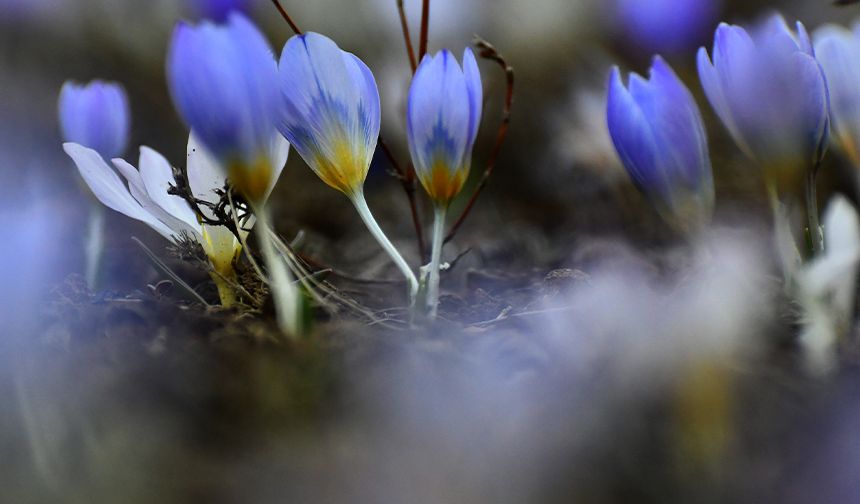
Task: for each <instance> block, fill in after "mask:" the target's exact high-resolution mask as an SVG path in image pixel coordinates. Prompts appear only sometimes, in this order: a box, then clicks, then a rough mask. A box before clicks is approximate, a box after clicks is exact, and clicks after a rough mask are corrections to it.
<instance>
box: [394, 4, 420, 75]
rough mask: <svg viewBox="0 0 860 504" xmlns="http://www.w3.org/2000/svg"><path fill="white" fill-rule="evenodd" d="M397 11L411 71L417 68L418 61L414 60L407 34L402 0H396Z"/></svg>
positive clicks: (409, 36)
mask: <svg viewBox="0 0 860 504" xmlns="http://www.w3.org/2000/svg"><path fill="white" fill-rule="evenodd" d="M397 11H398V12H399V13H400V28H401V29H402V30H403V40H404V41H406V54H407V55H408V56H409V67H410V68H412V73H415V69H417V68H418V62H417V61H416V60H415V49H413V47H412V35H410V34H409V22H408V21H407V20H406V9H405V8H404V7H403V0H397Z"/></svg>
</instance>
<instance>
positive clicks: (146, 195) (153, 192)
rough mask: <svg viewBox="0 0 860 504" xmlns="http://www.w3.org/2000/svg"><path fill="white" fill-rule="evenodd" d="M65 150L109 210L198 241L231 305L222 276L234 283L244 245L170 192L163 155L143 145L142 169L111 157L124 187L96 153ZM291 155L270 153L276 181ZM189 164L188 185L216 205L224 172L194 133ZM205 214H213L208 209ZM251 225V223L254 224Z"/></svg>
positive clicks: (174, 237)
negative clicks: (201, 218) (235, 267)
mask: <svg viewBox="0 0 860 504" xmlns="http://www.w3.org/2000/svg"><path fill="white" fill-rule="evenodd" d="M63 149H64V150H65V151H66V153H67V154H68V155H69V156H70V157H71V158H72V160H74V162H75V164H76V165H77V167H78V171H79V172H80V174H81V176H82V177H83V179H84V181H85V182H86V183H87V185H88V186H89V187H90V189H91V190H92V192H93V194H94V195H95V196H96V198H98V200H99V201H101V202H102V203H103V204H104V205H105V206H107V207H109V208H111V209H113V210H115V211H117V212H120V213H122V214H124V215H126V216H128V217H131V218H133V219H136V220H139V221H141V222H144V223H145V224H147V225H148V226H149V227H151V228H152V229H154V230H155V231H157V232H158V233H159V234H161V235H162V236H164V237H165V238H167V239H169V240H171V241H174V242H178V241H179V240H180V239H182V238H183V237H188V238H191V239H194V240H196V241H198V242H199V243H200V244H201V245H202V246H203V250H204V251H205V252H206V255H207V257H208V258H209V260H210V262H211V263H212V267H213V269H214V271H215V273H213V275H212V277H213V279H215V282H216V285H217V286H218V289H219V294H220V295H221V299H222V302H223V303H224V304H225V305H226V304H230V303H231V302H232V301H233V299H234V298H233V296H234V294H233V292H232V290H231V289H230V287H229V285H228V284H227V283H226V282H224V278H227V279H231V278H233V277H234V275H235V274H234V272H233V260H234V259H235V258H236V256H237V255H238V253H239V251H240V250H241V243H240V242H239V240H238V239H237V238H236V237H235V236H234V235H233V233H232V232H230V230H228V229H227V228H226V227H223V226H210V225H206V224H201V223H200V221H199V219H198V218H197V215H196V214H195V213H194V211H193V210H192V209H191V207H190V206H189V205H188V203H187V202H186V201H185V200H184V199H182V198H181V197H180V196H175V195H172V194H168V188H169V186H170V185H171V184H173V183H174V178H173V169H172V168H171V166H170V163H169V162H168V161H167V159H165V158H164V156H162V155H161V154H159V153H158V152H156V151H154V150H153V149H150V148H149V147H145V146H144V147H141V148H140V160H139V163H138V165H139V170H138V169H137V168H135V167H134V166H132V165H131V164H129V163H128V162H126V161H125V160H123V159H119V158H116V159H113V164H114V166H115V167H116V170H117V171H119V173H120V174H122V176H123V178H125V181H126V182H125V183H124V182H123V181H122V179H121V178H120V177H119V176H118V175H117V174H116V172H115V171H114V170H112V169H111V168H110V166H108V164H107V162H105V161H104V159H102V157H101V156H100V155H99V154H98V153H97V152H96V151H95V150H93V149H90V148H87V147H84V146H82V145H80V144H76V143H71V142H69V143H65V144H63ZM287 152H288V148H287V144H286V142H282V144H281V145H280V146H279V147H278V148H277V150H276V151H275V152H272V153H271V157H272V158H273V159H276V164H275V166H277V167H278V168H277V169H276V170H275V177H274V179H273V182H274V180H277V176H278V175H279V174H280V171H281V169H282V168H283V166H284V163H286V158H287ZM187 162H188V165H187V171H188V182H189V185H190V188H191V191H192V193H193V194H194V196H195V197H196V198H197V199H200V200H203V201H209V202H212V203H217V202H218V200H219V196H218V195H217V194H215V192H214V191H215V190H216V189H221V188H223V187H224V184H225V180H224V176H223V170H222V169H221V168H220V167H219V166H218V163H217V161H216V160H215V159H214V157H213V156H212V155H211V154H209V153H208V152H207V151H206V150H205V148H204V147H203V146H202V145H201V144H200V143H199V142H198V141H197V139H196V138H195V136H194V135H193V134H192V135H191V136H190V137H189V139H188V160H187ZM126 184H127V185H126ZM269 192H271V187H269V188H267V191H266V196H268V193H269ZM201 210H202V211H203V212H206V213H208V212H209V210H208V209H206V208H205V207H202V208H201ZM207 217H210V218H211V217H214V216H213V215H211V214H210V215H207ZM248 224H249V225H253V221H250V222H249V223H248Z"/></svg>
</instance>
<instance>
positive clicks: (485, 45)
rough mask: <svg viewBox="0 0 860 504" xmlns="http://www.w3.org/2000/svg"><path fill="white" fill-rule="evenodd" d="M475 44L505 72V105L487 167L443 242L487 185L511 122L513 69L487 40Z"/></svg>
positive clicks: (457, 227) (462, 219)
mask: <svg viewBox="0 0 860 504" xmlns="http://www.w3.org/2000/svg"><path fill="white" fill-rule="evenodd" d="M474 43H475V46H476V47H477V48H478V49H480V51H481V52H480V54H481V57H482V58H485V59H489V60H492V61H495V62H496V63H497V64H498V65H499V66H500V67H502V70H504V72H505V80H506V81H507V91H506V93H505V106H504V109H503V110H502V122H501V124H499V131H498V133H496V143H495V144H494V145H493V150H491V151H490V157H489V159H487V167H486V169H485V170H484V174H483V175H482V176H481V180H480V182H478V186H477V187H476V188H475V192H473V193H472V197H471V198H469V202H468V203H466V207H465V208H464V209H463V213H461V214H460V217H458V218H457V220H456V221H455V222H454V225H452V226H451V231H449V232H448V236H446V237H445V243H448V242H449V241H451V239H452V238H454V235H455V234H457V230H458V229H460V226H462V225H463V221H465V220H466V217H467V216H468V215H469V212H470V211H471V210H472V207H473V206H474V205H475V202H476V201H477V200H478V195H479V194H481V191H482V190H483V189H484V186H485V185H487V180H488V179H489V178H490V175H491V174H492V173H493V168H494V167H495V166H496V160H497V159H498V158H499V152H501V150H502V145H503V144H504V143H505V137H507V135H508V126H509V125H510V123H511V106H512V105H513V103H514V69H513V67H511V66H510V65H508V63H507V61H505V58H504V57H502V55H501V54H499V52H498V51H496V48H495V47H493V46H492V44H490V43H489V42H487V41H486V40H484V39H482V38H481V37H478V36H477V35H476V36H475V41H474Z"/></svg>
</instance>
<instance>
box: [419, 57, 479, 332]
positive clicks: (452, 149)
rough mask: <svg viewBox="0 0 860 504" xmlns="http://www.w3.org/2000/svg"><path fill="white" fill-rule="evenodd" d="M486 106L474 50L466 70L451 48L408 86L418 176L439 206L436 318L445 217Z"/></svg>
mask: <svg viewBox="0 0 860 504" xmlns="http://www.w3.org/2000/svg"><path fill="white" fill-rule="evenodd" d="M482 106H483V89H482V87H481V74H480V72H479V71H478V63H477V62H476V61H475V55H474V54H472V50H471V49H469V48H466V50H465V51H463V67H462V68H461V67H460V65H459V63H457V59H456V58H455V57H454V55H453V54H452V53H451V51H448V50H447V49H443V50H442V51H439V52H438V53H436V55H435V56H430V55H426V56H424V59H423V60H422V61H421V64H420V65H418V69H417V70H416V72H415V76H414V77H413V78H412V84H411V86H410V87H409V100H408V104H407V109H406V135H407V137H408V138H409V153H410V154H411V155H412V163H413V164H414V165H415V173H416V174H417V175H418V180H420V181H421V185H422V186H424V189H425V190H426V191H427V194H429V195H430V198H431V199H433V201H434V203H435V205H436V213H435V218H434V223H433V249H432V253H431V262H430V275H429V278H428V281H427V308H428V312H429V314H430V317H431V318H432V317H434V316H435V315H436V307H437V305H438V304H439V264H440V262H441V255H442V241H443V238H444V236H443V235H444V231H445V213H446V211H447V209H448V205H449V204H450V203H451V200H452V199H453V198H454V197H455V196H456V195H457V194H459V193H460V190H461V189H463V184H464V183H465V182H466V178H467V177H468V176H469V169H470V168H471V166H472V147H474V145H475V137H476V136H477V135H478V126H479V125H480V124H481V110H482Z"/></svg>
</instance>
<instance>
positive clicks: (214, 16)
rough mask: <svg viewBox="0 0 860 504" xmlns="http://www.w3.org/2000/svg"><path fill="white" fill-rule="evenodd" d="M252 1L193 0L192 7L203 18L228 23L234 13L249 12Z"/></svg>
mask: <svg viewBox="0 0 860 504" xmlns="http://www.w3.org/2000/svg"><path fill="white" fill-rule="evenodd" d="M250 3H251V2H250V0H191V5H192V7H193V8H194V10H195V11H196V12H197V13H198V14H200V16H201V17H204V18H207V19H211V20H213V21H217V22H219V23H220V22H223V21H226V20H227V19H228V18H229V17H230V14H231V13H232V12H247V11H248V10H249V8H250Z"/></svg>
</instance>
